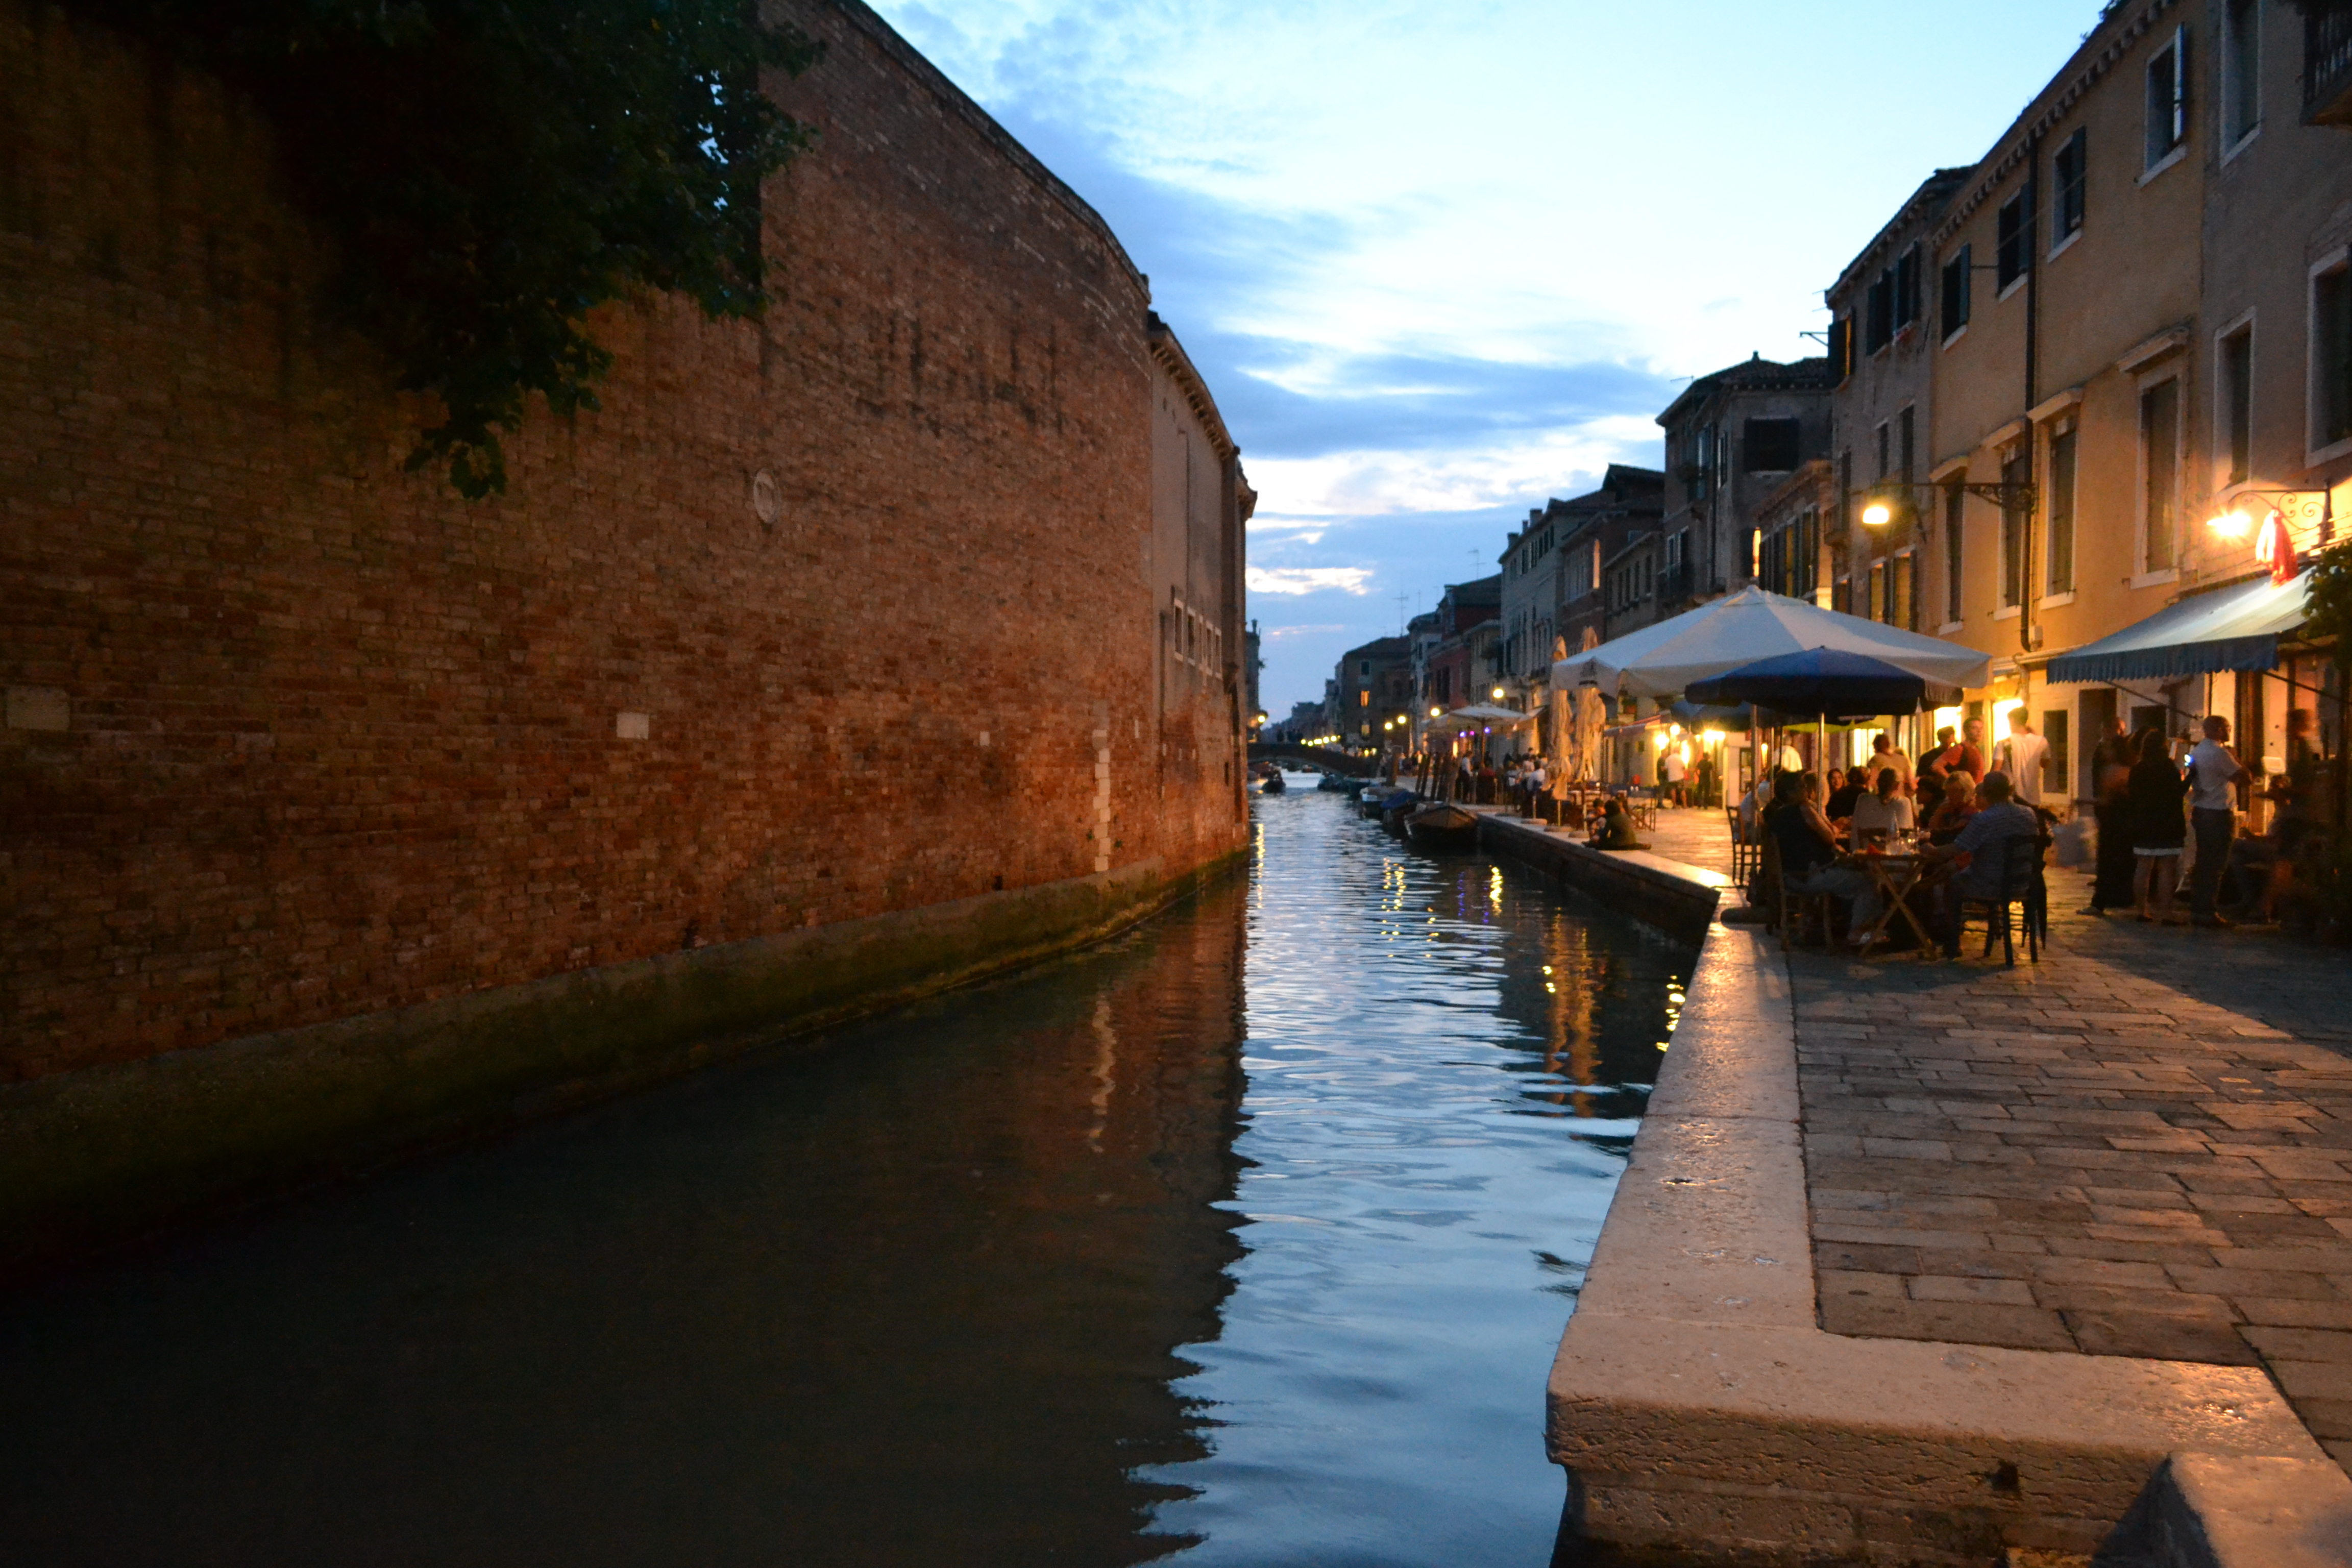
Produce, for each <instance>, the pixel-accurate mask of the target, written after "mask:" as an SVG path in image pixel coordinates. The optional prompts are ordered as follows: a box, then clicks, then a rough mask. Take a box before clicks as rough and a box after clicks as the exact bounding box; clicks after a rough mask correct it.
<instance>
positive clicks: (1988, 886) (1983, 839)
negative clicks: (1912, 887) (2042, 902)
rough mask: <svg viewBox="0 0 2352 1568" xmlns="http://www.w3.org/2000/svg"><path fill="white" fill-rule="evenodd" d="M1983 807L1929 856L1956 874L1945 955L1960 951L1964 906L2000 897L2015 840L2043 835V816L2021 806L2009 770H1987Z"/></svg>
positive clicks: (1949, 896)
mask: <svg viewBox="0 0 2352 1568" xmlns="http://www.w3.org/2000/svg"><path fill="white" fill-rule="evenodd" d="M1977 793H1978V795H1979V796H1980V797H1981V798H1982V801H1983V805H1982V807H1981V808H1980V809H1979V811H1978V812H1977V813H1976V815H1975V816H1971V817H1969V822H1968V826H1965V827H1963V828H1961V829H1960V832H1959V837H1957V838H1954V839H1953V840H1952V841H1951V842H1950V843H1949V844H1945V845H1937V846H1930V847H1929V848H1928V849H1927V855H1926V859H1927V861H1928V862H1929V864H1930V865H1933V866H1949V867H1951V868H1952V875H1951V877H1950V878H1949V879H1947V880H1946V882H1945V883H1944V885H1943V895H1944V896H1943V900H1942V906H1943V907H1942V910H1941V919H1940V921H1938V923H1939V925H1940V927H1941V930H1940V931H1939V932H1938V933H1937V934H1938V935H1939V936H1940V937H1941V938H1942V940H1943V943H1944V956H1945V957H1947V958H1958V957H1959V955H1960V907H1961V905H1962V904H1963V903H1964V902H1965V901H1967V900H1970V899H1997V898H1999V897H2000V894H2001V891H2002V889H2001V885H2000V879H2001V872H2002V870H2003V869H2004V868H2005V866H2006V863H2007V859H2008V855H2009V849H2008V844H2009V841H2010V840H2011V839H2012V838H2023V839H2027V840H2032V839H2036V838H2039V837H2041V836H2042V819H2041V818H2040V817H2037V816H2034V815H2033V813H2032V810H2030V809H2029V808H2027V807H2025V806H2022V805H2019V804H2017V802H2016V800H2015V799H2013V798H2012V797H2013V796H2014V795H2015V794H2016V792H2015V790H2014V789H2012V788H2011V785H2010V782H2009V775H2008V774H2007V773H1987V774H1985V778H1984V783H1983V784H1979V785H1978V786H1977Z"/></svg>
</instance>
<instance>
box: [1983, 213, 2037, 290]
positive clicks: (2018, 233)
mask: <svg viewBox="0 0 2352 1568" xmlns="http://www.w3.org/2000/svg"><path fill="white" fill-rule="evenodd" d="M2028 195H2029V193H2027V192H2024V191H2020V192H2018V193H2017V195H2013V196H2011V197H2010V198H2009V200H2007V201H2005V202H2003V203H2001V204H2000V217H1999V218H1998V219H1997V220H1996V221H1995V225H1994V228H1995V234H1996V237H1997V239H1998V242H1999V247H2000V248H1999V249H1998V250H1997V251H1996V252H1995V253H1994V256H1993V280H1994V281H1995V282H1997V283H1999V284H2000V287H2001V288H2002V289H2007V288H2008V287H2009V286H2010V285H2011V284H2012V283H2014V282H2016V281H2017V280H2018V279H2021V278H2022V277H2024V276H2025V269H2026V268H2028V267H2030V266H2032V258H2033V208H2032V204H2031V203H2030V202H2029V201H2028V200H2027V197H2028Z"/></svg>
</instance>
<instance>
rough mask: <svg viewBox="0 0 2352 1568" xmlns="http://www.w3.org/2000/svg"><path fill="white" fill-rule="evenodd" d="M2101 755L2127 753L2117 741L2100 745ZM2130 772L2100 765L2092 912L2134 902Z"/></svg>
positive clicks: (2114, 764) (2114, 765)
mask: <svg viewBox="0 0 2352 1568" xmlns="http://www.w3.org/2000/svg"><path fill="white" fill-rule="evenodd" d="M2099 749H2100V750H2101V751H2102V752H2113V753H2114V754H2116V756H2118V757H2119V756H2120V755H2121V754H2122V753H2123V752H2125V750H2126V745H2125V742H2122V741H2120V740H2118V741H2116V742H2115V744H2114V745H2113V746H2112V747H2110V746H2109V745H2107V744H2106V743H2105V742H2101V743H2100V747H2099ZM2130 784H2131V769H2130V768H2129V767H2127V766H2126V765H2125V764H2124V763H2122V762H2121V761H2105V760H2103V761H2102V762H2101V763H2099V796H2098V800H2097V802H2096V803H2095V805H2093V806H2092V808H2091V809H2092V812H2093V814H2094V815H2095V816H2096V817H2097V819H2098V824H2099V859H2098V871H2097V875H2096V877H2095V879H2093V880H2092V883H2091V912H2092V913H2093V914H2095V915H2103V914H2105V913H2106V912H2107V911H2108V910H2119V909H2122V908H2123V907H2124V906H2125V905H2126V904H2128V903H2130V902H2132V868H2133V866H2134V863H2135V862H2136V860H2137V856H2135V855H2134V854H2133V852H2132V828H2131V804H2130Z"/></svg>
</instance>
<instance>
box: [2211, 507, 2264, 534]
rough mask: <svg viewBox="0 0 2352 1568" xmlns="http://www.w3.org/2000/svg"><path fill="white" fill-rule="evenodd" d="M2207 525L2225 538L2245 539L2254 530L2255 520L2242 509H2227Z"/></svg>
mask: <svg viewBox="0 0 2352 1568" xmlns="http://www.w3.org/2000/svg"><path fill="white" fill-rule="evenodd" d="M2205 526H2206V527H2208V528H2210V529H2211V530H2212V531H2214V532H2216V533H2218V534H2220V535H2221V537H2222V538H2224V539H2243V538H2245V537H2246V535H2247V534H2248V533H2249V532H2251V531H2252V530H2253V526H2254V520H2253V519H2252V518H2251V517H2249V516H2247V515H2246V513H2245V512H2243V511H2242V510H2241V511H2225V512H2223V513H2222V514H2221V516H2219V517H2217V518H2215V519H2213V520H2212V521H2210V522H2208V523H2207V524H2206V525H2205Z"/></svg>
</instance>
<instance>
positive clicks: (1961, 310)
mask: <svg viewBox="0 0 2352 1568" xmlns="http://www.w3.org/2000/svg"><path fill="white" fill-rule="evenodd" d="M1974 248H1975V247H1972V246H1966V245H1964V246H1962V247H1960V253H1959V254H1958V256H1955V257H1953V258H1951V259H1950V260H1949V261H1947V262H1945V263H1944V300H1943V305H1944V311H1943V321H1942V326H1943V329H1944V336H1946V337H1947V338H1948V337H1950V336H1951V335H1952V334H1953V333H1954V332H1957V331H1959V330H1960V329H1961V328H1962V327H1965V326H1967V325H1968V324H1969V280H1970V279H1969V274H1970V273H1971V272H1973V271H1974V270H1975V268H1974V265H1973V263H1974V261H1975V259H1976V258H1975V257H1974V255H1973V254H1972V252H1973V250H1974Z"/></svg>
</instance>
